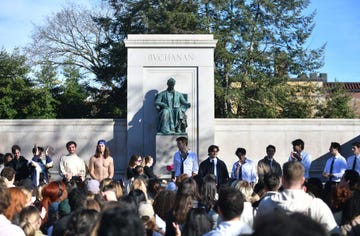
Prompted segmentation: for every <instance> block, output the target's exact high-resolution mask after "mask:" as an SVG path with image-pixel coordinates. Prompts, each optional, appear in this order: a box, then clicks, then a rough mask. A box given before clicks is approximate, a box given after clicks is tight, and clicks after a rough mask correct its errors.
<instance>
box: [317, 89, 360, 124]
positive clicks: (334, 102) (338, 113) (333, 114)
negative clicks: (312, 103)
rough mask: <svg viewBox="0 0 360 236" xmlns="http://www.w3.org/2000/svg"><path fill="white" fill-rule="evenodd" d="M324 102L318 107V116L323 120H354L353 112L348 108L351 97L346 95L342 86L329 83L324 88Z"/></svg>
mask: <svg viewBox="0 0 360 236" xmlns="http://www.w3.org/2000/svg"><path fill="white" fill-rule="evenodd" d="M324 95H325V96H324V98H325V99H324V101H322V103H321V105H320V107H319V114H318V115H319V116H320V117H324V118H354V117H355V114H354V111H353V110H351V109H350V107H349V101H350V100H351V96H350V95H349V94H347V93H346V91H345V89H344V86H343V84H341V83H338V82H335V83H329V84H328V87H325V88H324Z"/></svg>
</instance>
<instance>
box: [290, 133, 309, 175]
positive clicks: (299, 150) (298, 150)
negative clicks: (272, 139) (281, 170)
mask: <svg viewBox="0 0 360 236" xmlns="http://www.w3.org/2000/svg"><path fill="white" fill-rule="evenodd" d="M291 144H292V145H293V151H292V152H290V156H289V161H299V162H301V164H303V166H304V168H305V174H304V177H305V179H308V178H309V175H310V174H309V172H310V167H311V155H310V154H309V153H307V152H305V151H304V145H305V144H304V141H303V140H301V139H295V140H294V141H292V143H291Z"/></svg>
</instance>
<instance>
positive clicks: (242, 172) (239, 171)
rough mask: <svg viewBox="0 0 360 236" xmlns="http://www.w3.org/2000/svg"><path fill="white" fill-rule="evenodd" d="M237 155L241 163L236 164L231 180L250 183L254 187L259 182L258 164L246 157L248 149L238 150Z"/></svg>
mask: <svg viewBox="0 0 360 236" xmlns="http://www.w3.org/2000/svg"><path fill="white" fill-rule="evenodd" d="M235 155H236V156H237V157H238V158H239V161H237V162H235V163H234V164H233V167H232V171H231V178H232V179H238V180H244V181H247V182H249V183H250V184H251V185H252V186H253V187H254V185H255V184H256V182H257V173H256V164H255V163H254V162H253V161H252V160H250V159H248V158H247V157H246V149H245V148H238V149H236V152H235Z"/></svg>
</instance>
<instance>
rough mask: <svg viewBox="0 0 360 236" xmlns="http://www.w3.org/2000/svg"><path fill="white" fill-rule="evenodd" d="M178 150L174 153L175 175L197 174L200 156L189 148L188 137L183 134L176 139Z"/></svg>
mask: <svg viewBox="0 0 360 236" xmlns="http://www.w3.org/2000/svg"><path fill="white" fill-rule="evenodd" d="M176 144H177V147H178V149H179V150H178V151H177V152H175V154H174V171H175V177H176V178H177V177H179V176H180V175H181V174H187V175H188V176H189V177H191V176H194V175H197V173H198V170H199V163H198V157H197V155H196V153H195V152H193V151H191V150H190V149H189V148H188V146H187V145H188V138H187V137H184V136H181V137H178V138H177V139H176Z"/></svg>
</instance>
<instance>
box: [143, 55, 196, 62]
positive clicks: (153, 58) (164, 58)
mask: <svg viewBox="0 0 360 236" xmlns="http://www.w3.org/2000/svg"><path fill="white" fill-rule="evenodd" d="M193 60H194V57H193V56H192V55H191V54H180V53H177V54H171V53H163V54H149V55H148V61H150V62H182V61H184V62H189V61H193Z"/></svg>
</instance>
